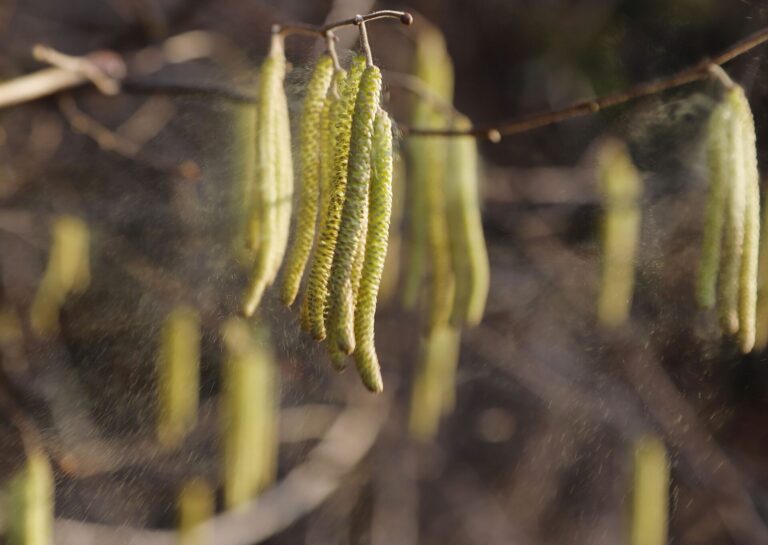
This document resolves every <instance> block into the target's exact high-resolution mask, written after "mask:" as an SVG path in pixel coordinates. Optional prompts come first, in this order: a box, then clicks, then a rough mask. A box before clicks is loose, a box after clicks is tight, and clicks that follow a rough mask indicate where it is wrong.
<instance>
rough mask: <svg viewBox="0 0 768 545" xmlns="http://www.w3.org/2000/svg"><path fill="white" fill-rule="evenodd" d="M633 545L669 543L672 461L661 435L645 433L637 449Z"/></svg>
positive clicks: (633, 495)
mask: <svg viewBox="0 0 768 545" xmlns="http://www.w3.org/2000/svg"><path fill="white" fill-rule="evenodd" d="M633 472H634V477H633V481H634V482H633V484H634V486H633V489H632V507H631V508H632V516H631V520H630V530H629V543H630V545H665V544H666V543H667V524H668V522H667V517H668V511H669V462H668V461H667V451H666V448H665V447H664V443H662V442H661V441H660V440H659V439H657V438H655V437H644V438H641V439H639V440H637V441H636V442H635V445H634V452H633Z"/></svg>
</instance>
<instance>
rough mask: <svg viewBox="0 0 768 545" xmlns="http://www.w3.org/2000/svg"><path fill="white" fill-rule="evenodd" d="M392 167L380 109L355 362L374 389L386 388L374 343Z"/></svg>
mask: <svg viewBox="0 0 768 545" xmlns="http://www.w3.org/2000/svg"><path fill="white" fill-rule="evenodd" d="M392 169H393V165H392V122H391V121H390V119H389V116H388V115H387V113H386V112H384V111H382V110H379V112H378V114H377V115H376V120H375V122H374V132H373V141H372V156H371V180H370V187H369V197H368V199H369V202H368V228H367V232H366V242H365V259H364V260H363V265H362V273H361V275H360V285H359V287H358V291H357V305H356V307H355V315H354V327H355V340H356V346H355V352H354V359H355V364H356V366H357V369H358V373H359V374H360V377H361V378H362V380H363V383H364V384H365V386H366V387H367V388H368V389H369V390H371V391H373V392H380V391H382V389H383V388H384V385H383V382H382V379H381V369H380V366H379V359H378V356H377V355H376V347H375V343H374V319H375V316H376V300H377V297H378V293H379V286H380V283H381V274H382V271H383V269H384V260H385V259H386V256H387V242H388V240H389V225H390V219H391V216H392Z"/></svg>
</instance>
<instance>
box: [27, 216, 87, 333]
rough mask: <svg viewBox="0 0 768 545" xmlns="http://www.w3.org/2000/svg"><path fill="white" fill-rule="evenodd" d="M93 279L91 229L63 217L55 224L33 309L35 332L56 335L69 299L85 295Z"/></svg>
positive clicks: (74, 219)
mask: <svg viewBox="0 0 768 545" xmlns="http://www.w3.org/2000/svg"><path fill="white" fill-rule="evenodd" d="M90 280H91V273H90V232H89V229H88V226H87V225H86V224H85V222H83V221H82V220H80V219H78V218H76V217H73V216H60V217H59V218H57V219H56V220H55V222H54V224H53V228H52V233H51V248H50V251H49V254H48V265H47V267H46V269H45V274H44V275H43V279H42V281H41V282H40V285H39V286H38V289H37V292H36V293H35V298H34V300H33V301H32V307H31V309H30V323H31V326H32V331H33V332H34V333H35V334H36V335H39V336H46V335H51V334H53V333H55V332H57V331H58V329H59V310H60V309H61V306H62V305H63V304H64V302H65V300H66V298H67V296H68V295H70V294H78V293H82V292H84V291H85V290H86V289H87V287H88V284H89V283H90Z"/></svg>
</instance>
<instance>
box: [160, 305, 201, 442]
mask: <svg viewBox="0 0 768 545" xmlns="http://www.w3.org/2000/svg"><path fill="white" fill-rule="evenodd" d="M199 385H200V317H199V316H198V313H197V311H196V310H195V309H193V308H191V307H187V306H179V307H177V308H175V309H173V311H171V313H170V314H169V315H168V317H167V318H166V320H165V323H164V324H163V330H162V333H161V341H160V349H159V353H158V358H157V422H156V434H157V440H158V442H159V443H160V444H161V445H163V446H164V447H175V446H178V445H179V443H180V442H181V441H182V440H183V439H184V437H186V435H187V433H188V432H189V431H190V430H191V429H192V428H193V427H194V425H195V423H196V422H197V409H198V400H199Z"/></svg>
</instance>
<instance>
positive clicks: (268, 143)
mask: <svg viewBox="0 0 768 545" xmlns="http://www.w3.org/2000/svg"><path fill="white" fill-rule="evenodd" d="M284 78H285V51H284V48H283V40H282V37H281V36H280V35H279V34H275V35H273V36H272V44H271V48H270V51H269V54H268V55H267V58H266V59H265V60H264V62H263V63H262V65H261V72H260V78H259V102H258V105H257V118H258V127H257V135H256V136H257V137H256V191H254V194H253V198H254V203H253V206H252V209H253V211H254V212H253V213H254V214H259V216H258V226H259V233H258V239H257V240H253V241H252V245H253V246H254V247H257V253H256V262H255V264H254V267H253V272H252V274H251V279H250V282H249V285H248V288H247V290H246V295H245V301H244V303H243V313H244V314H245V315H246V316H252V315H253V313H254V312H255V311H256V307H258V306H259V303H260V302H261V298H262V296H263V295H264V290H265V289H266V288H267V287H268V286H269V285H270V284H271V283H272V281H273V280H274V277H275V274H276V272H277V270H276V269H277V260H278V256H280V255H281V254H280V244H281V240H282V238H281V237H282V235H281V234H280V233H279V230H280V229H281V228H282V227H283V223H284V216H283V215H284V213H285V209H284V207H280V206H278V197H281V196H284V193H285V191H286V185H287V179H288V174H289V172H288V171H289V169H288V167H287V165H286V164H285V155H286V151H287V154H288V155H290V133H289V130H288V127H286V126H285V124H286V123H287V115H288V114H287V104H286V99H285V90H284V89H283V80H284ZM281 125H283V127H282V128H281ZM286 138H287V139H288V141H287V150H286ZM281 148H282V149H281ZM290 170H292V167H291V169H290ZM291 177H292V173H291ZM291 183H292V182H291ZM288 206H290V205H288ZM288 214H290V209H289V210H288ZM285 228H286V229H287V227H285Z"/></svg>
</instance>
